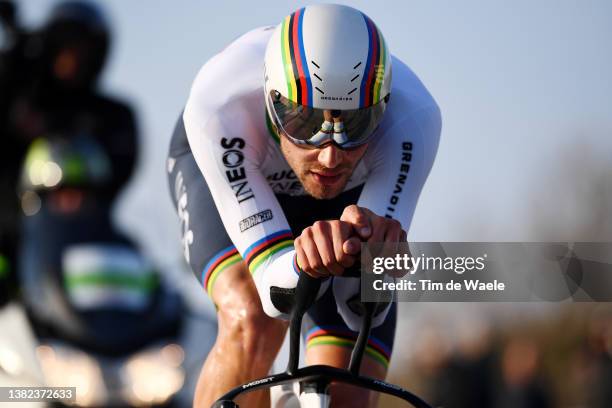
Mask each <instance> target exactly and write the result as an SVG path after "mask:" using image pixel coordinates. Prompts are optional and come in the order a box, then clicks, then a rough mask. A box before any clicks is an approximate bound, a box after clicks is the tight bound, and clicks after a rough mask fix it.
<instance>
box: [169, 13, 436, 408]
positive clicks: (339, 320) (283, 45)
mask: <svg viewBox="0 0 612 408" xmlns="http://www.w3.org/2000/svg"><path fill="white" fill-rule="evenodd" d="M392 66H393V77H394V79H393V85H392V84H391V67H392ZM440 130H441V118H440V111H439V108H438V106H437V104H436V102H435V101H434V100H433V98H432V97H431V95H430V94H429V92H428V91H427V89H425V87H424V86H423V84H422V83H421V82H420V81H419V79H418V78H417V77H416V76H415V74H414V73H413V72H412V71H411V70H410V69H409V68H408V67H407V66H406V65H405V64H404V63H402V62H401V61H400V60H399V59H397V58H395V57H393V56H392V55H391V54H390V53H389V50H388V47H387V44H386V43H385V41H384V39H383V37H382V35H381V33H380V31H379V29H378V28H377V27H376V25H375V24H374V23H373V22H372V20H371V19H370V18H368V17H367V16H366V15H364V14H363V13H361V12H360V11H358V10H355V9H353V8H350V7H346V6H339V5H312V6H307V7H305V8H302V9H300V10H297V11H296V12H294V13H292V14H291V15H289V16H287V17H286V18H285V19H284V20H283V22H282V23H281V24H279V25H278V26H276V27H265V28H259V29H255V30H253V31H250V32H248V33H247V34H245V35H243V36H242V37H240V38H238V39H237V40H236V41H234V42H233V43H232V44H230V45H229V46H227V47H226V48H225V49H224V50H223V51H222V52H220V53H219V54H217V55H216V56H214V57H213V58H211V59H210V60H209V61H208V62H207V63H206V64H205V65H204V66H203V67H202V69H201V70H200V72H199V73H198V75H197V77H196V79H195V81H194V84H193V86H192V88H191V93H190V95H189V99H188V101H187V104H186V107H185V110H184V112H183V114H182V117H181V118H180V119H179V121H178V124H177V126H176V129H175V132H174V135H173V138H172V141H171V145H170V152H169V158H168V162H167V166H168V168H167V170H168V173H169V182H170V186H171V190H172V194H173V200H174V203H175V205H176V207H177V211H178V214H179V218H180V221H181V228H182V233H183V237H182V244H183V248H184V254H185V257H186V259H187V261H188V262H189V263H190V265H191V267H192V269H193V271H194V273H195V274H196V276H197V277H198V279H200V280H201V282H202V284H203V286H204V288H205V290H206V291H207V292H208V294H209V295H210V296H211V298H212V300H213V301H214V303H215V305H216V307H217V310H218V319H219V333H218V337H217V341H216V343H215V345H214V347H213V349H212V350H211V352H210V354H209V356H208V358H207V359H206V362H205V363H204V366H203V369H202V372H201V375H200V379H199V382H198V386H197V389H196V395H195V405H196V406H202V407H205V406H210V404H211V403H212V402H213V401H214V400H215V399H217V398H218V397H219V396H221V395H222V394H223V393H224V392H226V391H228V390H229V389H230V388H231V387H234V386H236V385H238V384H240V383H243V382H246V381H248V380H250V379H253V378H257V377H261V376H263V375H266V374H267V372H268V370H269V369H270V367H271V364H272V361H273V359H274V358H275V356H276V354H277V352H278V349H279V347H280V345H281V343H282V341H283V336H284V334H285V330H286V326H287V325H286V322H285V321H284V320H282V319H277V318H279V317H280V318H282V317H286V316H285V315H284V314H283V311H284V310H282V309H283V308H282V307H281V305H275V304H274V303H273V302H272V300H271V299H270V294H269V288H270V286H272V285H274V286H278V287H285V288H288V287H292V286H295V284H296V282H297V276H298V273H301V272H304V273H308V274H310V275H312V276H317V277H321V278H323V279H325V283H324V285H322V290H321V291H320V292H321V293H320V294H319V295H320V297H319V299H318V301H317V302H316V304H315V305H314V306H313V307H312V309H311V310H310V311H309V312H308V316H307V317H306V319H305V321H306V323H305V324H306V327H305V329H306V330H305V332H306V333H307V336H306V343H307V354H306V361H307V363H308V364H329V365H332V366H340V367H345V366H346V365H347V364H348V361H349V357H350V348H349V347H350V346H352V344H353V343H354V340H355V337H356V333H355V331H354V329H355V328H356V321H357V320H358V316H355V315H354V314H353V313H352V312H351V310H350V309H349V308H348V307H347V305H346V302H345V301H341V300H339V299H346V297H347V291H352V290H355V289H356V286H357V285H355V279H356V278H343V277H342V273H343V271H344V269H345V268H346V267H349V266H350V265H352V264H353V263H354V262H355V260H356V257H357V256H358V254H359V251H360V246H359V244H360V242H365V241H370V242H381V241H389V242H397V241H400V240H402V239H405V238H406V231H407V230H408V227H409V225H410V222H411V219H412V214H413V212H414V208H415V206H416V202H417V198H418V196H419V194H420V191H421V189H422V186H423V184H424V182H425V180H426V178H427V176H428V174H429V171H430V169H431V166H432V163H433V160H434V157H435V154H436V151H437V146H438V142H439V135H440ZM296 272H297V273H296ZM277 306H278V307H277ZM381 316H382V318H379V319H377V320H378V321H377V322H376V323H377V324H378V326H377V327H375V328H374V329H373V332H372V337H371V340H370V342H369V346H368V349H367V352H366V358H365V361H364V364H363V368H362V373H363V374H365V375H368V376H371V377H378V378H384V377H385V375H386V372H387V365H388V362H389V356H390V353H391V349H392V346H393V336H394V331H395V320H396V306H395V305H394V304H392V305H390V306H389V307H388V308H387V310H385V313H384V314H381ZM347 346H349V347H347ZM346 387H348V386H341V385H333V386H332V389H331V393H332V399H333V400H334V402H335V403H334V406H352V407H355V406H368V405H370V404H372V403H374V401H375V396H373V395H368V394H367V391H362V390H356V389H350V390H349V389H347V388H346ZM243 398H244V399H243V400H242V401H239V402H240V403H244V402H246V405H247V406H259V405H263V406H265V405H267V404H268V403H269V402H268V400H267V399H266V398H268V396H267V395H266V394H265V393H264V392H263V391H262V392H257V393H252V394H247V395H245V396H244V397H243Z"/></svg>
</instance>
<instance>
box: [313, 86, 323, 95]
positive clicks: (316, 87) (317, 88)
mask: <svg viewBox="0 0 612 408" xmlns="http://www.w3.org/2000/svg"><path fill="white" fill-rule="evenodd" d="M315 89H316V90H317V91H319V92H321V93H322V94H323V95H325V92H323V91H322V90H320V89H319V87H318V86H315Z"/></svg>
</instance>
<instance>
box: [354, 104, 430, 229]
mask: <svg viewBox="0 0 612 408" xmlns="http://www.w3.org/2000/svg"><path fill="white" fill-rule="evenodd" d="M441 128H442V119H441V115H440V110H439V108H438V106H437V105H430V106H428V107H425V108H421V109H417V110H415V111H413V112H409V113H408V114H407V115H406V116H404V117H403V118H402V119H401V120H399V121H397V122H396V123H395V124H393V125H392V126H391V127H390V128H389V129H387V131H386V132H385V134H384V135H383V136H382V137H381V138H380V139H377V140H375V141H373V142H372V145H371V146H370V148H369V149H368V152H367V153H366V156H365V157H364V161H365V164H366V166H367V167H368V168H369V170H370V174H369V176H368V179H367V181H366V183H365V185H364V188H363V191H362V192H361V196H360V198H359V202H358V205H359V206H361V207H365V208H368V209H370V210H371V211H373V212H374V213H376V214H378V215H380V216H386V217H388V218H393V219H396V220H398V221H399V222H400V223H401V224H402V228H403V229H404V230H406V231H409V227H410V223H411V221H412V216H413V214H414V210H415V208H416V204H417V201H418V198H419V195H420V193H421V189H422V188H423V185H424V184H425V181H426V180H427V176H428V175H429V171H430V170H431V167H432V165H433V162H434V159H435V157H436V152H437V150H438V144H439V141H440V132H441Z"/></svg>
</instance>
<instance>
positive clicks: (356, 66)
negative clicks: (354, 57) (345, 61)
mask: <svg viewBox="0 0 612 408" xmlns="http://www.w3.org/2000/svg"><path fill="white" fill-rule="evenodd" d="M360 65H361V61H359V63H357V65H355V66H354V67H353V69H357V68H358V67H359V66H360Z"/></svg>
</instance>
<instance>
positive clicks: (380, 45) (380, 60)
mask: <svg viewBox="0 0 612 408" xmlns="http://www.w3.org/2000/svg"><path fill="white" fill-rule="evenodd" d="M362 15H363V19H364V20H365V23H366V25H367V27H368V42H369V45H368V59H367V61H366V66H365V70H364V74H363V78H362V79H361V89H360V91H359V107H360V108H365V107H368V106H372V105H374V104H376V103H378V102H380V88H381V86H382V82H383V78H384V76H385V64H386V62H387V47H386V45H385V40H384V38H383V37H382V35H381V34H380V31H378V28H377V27H376V25H375V24H374V23H373V22H372V20H370V19H369V18H368V16H366V15H365V14H362Z"/></svg>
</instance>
